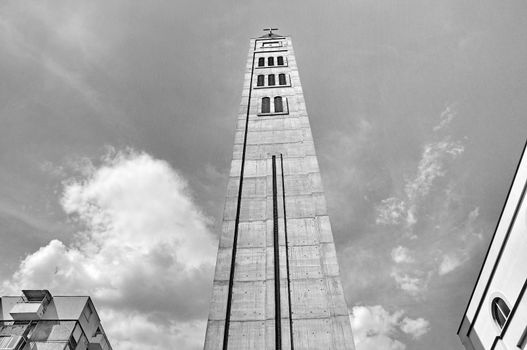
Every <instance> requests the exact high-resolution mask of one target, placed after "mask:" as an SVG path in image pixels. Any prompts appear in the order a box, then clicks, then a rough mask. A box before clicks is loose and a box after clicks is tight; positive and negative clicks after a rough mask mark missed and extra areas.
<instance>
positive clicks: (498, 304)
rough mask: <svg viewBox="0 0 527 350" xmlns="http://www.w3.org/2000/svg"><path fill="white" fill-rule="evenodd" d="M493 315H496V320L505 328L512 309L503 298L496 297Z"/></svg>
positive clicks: (493, 304) (493, 301)
mask: <svg viewBox="0 0 527 350" xmlns="http://www.w3.org/2000/svg"><path fill="white" fill-rule="evenodd" d="M491 308H492V317H494V321H496V323H497V324H498V326H500V328H503V326H504V325H505V322H507V318H508V317H509V314H510V312H511V310H510V309H509V306H508V305H507V303H506V302H505V300H503V299H502V298H499V297H497V298H494V300H492V305H491Z"/></svg>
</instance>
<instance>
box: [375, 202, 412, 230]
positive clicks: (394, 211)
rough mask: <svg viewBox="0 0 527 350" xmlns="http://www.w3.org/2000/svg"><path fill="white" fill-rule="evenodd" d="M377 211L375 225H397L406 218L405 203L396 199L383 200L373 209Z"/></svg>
mask: <svg viewBox="0 0 527 350" xmlns="http://www.w3.org/2000/svg"><path fill="white" fill-rule="evenodd" d="M375 209H376V210H377V218H376V220H375V222H376V223H377V224H384V225H397V224H400V223H401V222H402V221H403V220H404V219H405V218H406V216H407V212H406V203H405V202H404V201H402V200H400V199H398V198H395V197H390V198H386V199H383V200H382V201H381V203H380V204H379V205H378V206H377V207H376V208H375Z"/></svg>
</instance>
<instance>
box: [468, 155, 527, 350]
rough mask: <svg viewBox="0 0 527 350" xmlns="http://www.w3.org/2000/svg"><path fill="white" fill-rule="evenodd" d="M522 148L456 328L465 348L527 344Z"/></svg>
mask: <svg viewBox="0 0 527 350" xmlns="http://www.w3.org/2000/svg"><path fill="white" fill-rule="evenodd" d="M526 189H527V155H526V152H525V148H524V151H523V154H522V157H521V160H520V163H519V165H518V168H517V170H516V175H515V176H514V180H513V183H512V186H511V188H510V190H509V194H508V196H507V199H506V202H505V206H504V208H503V211H502V213H501V216H500V219H499V221H498V225H497V227H496V231H495V233H494V237H493V238H492V242H491V244H490V247H489V250H488V252H487V256H486V257H485V261H484V263H483V267H482V269H481V272H480V275H479V277H478V280H477V282H476V286H475V288H474V291H473V292H472V296H471V298H470V301H469V304H468V306H467V309H466V311H465V314H464V316H463V321H462V323H461V326H460V327H459V330H458V335H459V337H460V339H461V342H462V343H463V345H464V346H465V348H466V349H467V350H483V349H485V350H488V349H496V350H498V349H499V350H513V349H527V295H526V294H525V290H526V288H527V203H526V201H525V192H526Z"/></svg>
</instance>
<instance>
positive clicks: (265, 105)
mask: <svg viewBox="0 0 527 350" xmlns="http://www.w3.org/2000/svg"><path fill="white" fill-rule="evenodd" d="M262 113H271V99H270V98H269V97H264V98H262Z"/></svg>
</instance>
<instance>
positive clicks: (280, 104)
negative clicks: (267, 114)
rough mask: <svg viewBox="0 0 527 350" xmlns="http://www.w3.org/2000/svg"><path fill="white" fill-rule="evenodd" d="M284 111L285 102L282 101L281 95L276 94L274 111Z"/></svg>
mask: <svg viewBox="0 0 527 350" xmlns="http://www.w3.org/2000/svg"><path fill="white" fill-rule="evenodd" d="M283 111H284V104H283V102H282V97H281V96H276V97H275V98H274V112H275V113H282V112H283Z"/></svg>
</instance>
